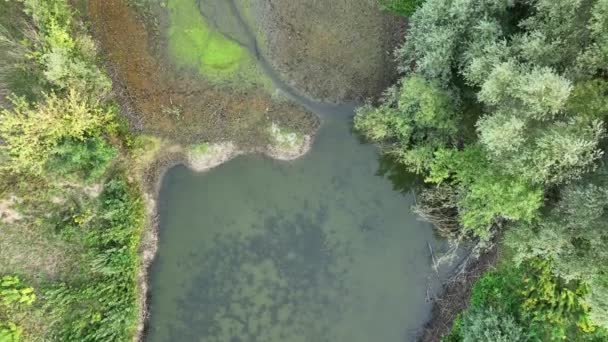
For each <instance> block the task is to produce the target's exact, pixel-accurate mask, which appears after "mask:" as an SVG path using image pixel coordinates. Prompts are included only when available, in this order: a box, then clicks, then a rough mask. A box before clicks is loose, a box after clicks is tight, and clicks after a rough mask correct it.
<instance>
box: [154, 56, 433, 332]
mask: <svg viewBox="0 0 608 342" xmlns="http://www.w3.org/2000/svg"><path fill="white" fill-rule="evenodd" d="M261 65H262V69H264V70H265V71H266V73H267V74H268V76H269V77H270V78H271V79H272V80H273V81H274V82H275V83H277V86H278V87H279V88H282V90H283V91H284V92H287V93H289V92H290V90H289V89H288V87H285V86H284V85H282V84H281V82H280V80H278V78H277V77H276V75H274V74H273V73H272V71H271V70H270V69H269V67H268V65H267V63H264V61H261ZM292 97H294V96H292ZM296 99H297V98H296ZM298 100H299V101H300V102H301V103H302V104H304V105H306V106H307V107H308V108H309V109H310V110H312V111H314V112H316V113H317V114H318V115H319V116H320V117H321V121H322V125H321V128H320V130H319V132H318V134H317V136H316V139H315V143H314V145H313V147H312V150H311V151H310V152H309V153H308V154H307V155H305V156H304V157H302V158H300V159H298V160H295V161H291V162H281V161H276V160H272V159H270V158H267V157H264V156H261V155H245V156H240V157H238V158H236V159H234V160H232V161H230V162H228V163H225V164H223V165H221V166H219V167H217V168H215V169H212V170H211V171H209V172H206V173H195V172H192V171H190V170H189V169H187V168H186V167H183V166H177V167H174V168H172V169H171V170H170V171H169V172H168V173H167V174H166V176H165V177H164V179H163V183H162V188H161V193H160V198H159V215H160V226H159V249H158V255H157V257H156V259H155V261H154V264H153V265H152V268H151V274H150V276H151V281H150V282H151V283H150V294H151V296H150V303H149V304H150V315H151V316H150V320H149V322H148V324H147V335H146V341H150V342H156V341H159V342H160V341H206V342H216V341H218V342H219V341H221V342H296V341H301V342H324V341H328V342H330V341H331V342H400V341H410V340H413V338H414V335H415V333H416V331H417V330H418V329H419V328H420V327H421V326H422V324H423V323H424V322H425V320H426V319H427V317H428V314H429V309H430V304H429V303H428V302H427V301H426V297H427V288H428V287H429V286H436V284H437V276H436V275H435V274H434V272H433V271H432V269H431V261H430V256H429V247H428V246H429V244H430V245H431V246H434V247H437V246H438V245H439V244H441V242H440V241H437V240H436V239H435V237H434V236H433V232H432V229H431V227H430V226H429V225H428V224H426V223H423V222H421V221H419V220H418V219H417V218H416V216H415V214H414V213H412V211H411V210H410V208H411V206H412V204H413V203H414V195H413V194H412V193H408V192H397V191H395V190H394V189H393V188H394V184H392V182H391V181H390V180H388V179H387V178H386V177H385V176H383V175H381V174H380V173H379V172H378V169H379V165H380V164H379V154H378V151H377V149H376V148H375V147H374V146H371V145H366V144H362V143H361V142H360V141H359V139H358V138H357V137H356V136H355V135H354V134H353V133H352V132H351V128H352V120H351V119H352V115H353V109H354V107H353V106H350V105H340V106H333V105H323V104H318V103H314V102H313V101H310V100H304V99H301V98H300V99H298Z"/></svg>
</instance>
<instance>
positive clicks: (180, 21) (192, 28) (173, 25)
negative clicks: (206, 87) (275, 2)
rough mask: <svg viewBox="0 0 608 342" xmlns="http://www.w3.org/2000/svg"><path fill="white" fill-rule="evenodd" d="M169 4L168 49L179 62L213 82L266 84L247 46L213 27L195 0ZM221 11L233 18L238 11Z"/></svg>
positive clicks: (177, 1) (170, 2) (183, 0)
mask: <svg viewBox="0 0 608 342" xmlns="http://www.w3.org/2000/svg"><path fill="white" fill-rule="evenodd" d="M201 6H204V4H203V5H201ZM167 8H168V10H169V21H170V26H169V29H168V40H169V51H170V53H171V56H172V58H173V59H174V62H175V63H176V64H178V65H180V66H185V67H192V68H196V69H197V70H198V72H199V73H200V74H201V75H202V76H203V77H204V78H205V79H207V80H208V81H210V82H212V83H217V84H228V85H231V86H237V87H242V86H260V85H261V86H264V85H267V83H268V81H267V80H265V79H264V78H265V77H264V76H263V74H262V73H261V72H260V70H259V69H258V67H257V65H256V61H255V59H254V58H253V56H252V55H251V54H250V53H249V51H248V50H247V48H246V47H244V46H243V45H241V44H239V42H238V41H237V40H236V39H232V38H229V37H227V36H226V35H224V34H223V33H222V32H220V31H219V30H218V29H217V28H215V27H213V25H212V24H211V23H210V22H209V21H208V20H207V19H206V18H205V17H204V16H203V14H202V12H201V9H200V7H199V5H198V4H197V3H196V1H195V0H169V1H168V3H167ZM215 12H218V11H215ZM221 12H227V11H226V10H223V11H221ZM219 14H220V13H214V15H216V16H217V15H219ZM221 14H222V15H224V16H226V18H223V19H225V20H234V19H231V17H230V16H233V15H235V13H232V12H230V11H228V12H227V13H221ZM218 20H222V19H221V18H220V19H218Z"/></svg>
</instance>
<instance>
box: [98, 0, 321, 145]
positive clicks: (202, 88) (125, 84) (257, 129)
mask: <svg viewBox="0 0 608 342" xmlns="http://www.w3.org/2000/svg"><path fill="white" fill-rule="evenodd" d="M88 16H89V19H90V21H91V22H92V26H93V31H94V34H95V37H96V38H97V40H98V41H99V43H100V45H101V49H102V51H103V54H104V56H105V58H106V60H107V64H108V67H109V69H110V74H111V75H112V78H113V81H114V85H115V87H116V88H117V93H118V94H119V96H120V97H121V100H122V102H123V103H124V104H125V108H126V109H127V112H128V113H129V121H130V123H131V126H133V127H134V128H135V129H137V130H140V131H143V132H146V133H150V134H153V135H156V136H160V137H163V138H169V139H171V140H173V141H175V142H180V143H192V142H198V141H205V142H221V141H233V142H235V143H236V144H238V145H239V146H256V145H257V146H261V145H265V144H266V143H267V141H268V134H267V132H266V130H267V127H269V126H270V124H269V123H270V122H278V123H280V124H281V126H283V127H286V128H289V129H291V130H296V131H298V132H302V133H303V134H310V133H312V132H313V131H314V130H315V129H316V127H317V126H318V119H317V118H316V116H315V115H314V114H312V113H309V112H307V111H305V110H304V109H302V108H301V107H299V106H296V105H294V104H292V103H289V102H286V101H280V102H279V101H273V99H272V98H271V95H270V94H268V93H267V91H266V90H264V89H232V88H226V87H223V88H222V87H217V86H213V85H211V84H209V83H208V82H206V81H205V80H203V79H202V78H200V77H197V76H194V74H193V73H189V72H184V71H181V70H177V69H176V68H175V67H174V66H172V65H171V64H170V63H168V62H165V61H163V60H162V59H161V58H159V56H157V55H156V54H154V53H153V52H152V50H153V48H152V46H150V42H151V39H150V33H149V32H148V30H147V28H146V25H145V23H144V22H142V21H141V20H140V18H139V17H138V16H137V15H136V14H135V12H134V10H133V9H132V8H131V7H129V6H128V5H127V2H126V1H123V0H92V1H90V2H89V5H88Z"/></svg>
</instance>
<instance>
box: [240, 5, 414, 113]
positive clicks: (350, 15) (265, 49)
mask: <svg viewBox="0 0 608 342" xmlns="http://www.w3.org/2000/svg"><path fill="white" fill-rule="evenodd" d="M249 6H250V8H249V11H250V13H251V16H252V17H253V18H254V20H255V21H256V22H257V26H258V36H259V37H260V38H259V39H258V40H259V42H260V45H261V47H260V51H261V53H262V54H264V55H265V58H266V59H267V60H268V61H269V62H270V64H271V65H272V66H273V68H274V69H275V70H277V71H278V73H279V74H280V75H281V77H282V78H283V79H284V80H288V82H289V83H290V84H291V85H292V86H293V87H294V88H296V89H298V90H300V91H302V92H303V93H305V94H306V95H308V96H311V97H313V98H317V99H324V100H329V101H333V102H341V101H345V100H359V99H362V98H368V97H374V96H377V95H378V94H380V93H381V92H382V91H384V89H386V88H387V87H388V86H390V85H392V84H393V82H394V80H395V78H396V76H397V75H396V72H395V63H394V58H393V51H394V50H395V48H396V46H397V45H399V44H400V43H401V41H402V40H403V37H404V26H405V22H404V19H401V18H397V17H394V16H392V15H389V14H386V13H382V12H381V11H380V10H379V9H378V8H377V0H334V1H318V0H299V1H285V0H250V4H249Z"/></svg>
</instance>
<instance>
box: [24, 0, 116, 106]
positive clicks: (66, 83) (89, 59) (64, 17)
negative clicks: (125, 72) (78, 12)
mask: <svg viewBox="0 0 608 342" xmlns="http://www.w3.org/2000/svg"><path fill="white" fill-rule="evenodd" d="M21 1H23V4H24V7H25V11H26V13H28V14H29V15H31V17H32V18H33V20H34V23H35V24H36V25H37V27H38V30H39V34H40V36H41V40H40V44H39V46H37V47H36V51H35V52H34V53H32V55H31V56H30V57H31V58H33V59H34V60H35V61H37V62H38V63H39V64H40V65H41V67H42V69H43V70H44V75H45V77H46V79H47V81H48V82H49V83H50V84H51V85H52V86H54V87H55V88H56V89H58V90H62V91H68V90H69V91H78V92H80V93H82V94H87V95H89V96H90V97H91V98H97V99H100V98H105V97H106V96H107V95H108V93H109V91H110V90H111V82H110V79H109V78H108V76H106V75H105V74H104V73H103V72H102V71H101V70H99V68H98V67H97V66H96V65H95V44H94V43H93V41H92V40H91V39H90V38H89V37H88V36H86V35H75V34H73V32H72V30H71V27H72V16H73V14H72V9H71V8H70V6H69V3H68V2H67V1H66V0H21ZM74 37H76V38H74Z"/></svg>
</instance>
